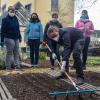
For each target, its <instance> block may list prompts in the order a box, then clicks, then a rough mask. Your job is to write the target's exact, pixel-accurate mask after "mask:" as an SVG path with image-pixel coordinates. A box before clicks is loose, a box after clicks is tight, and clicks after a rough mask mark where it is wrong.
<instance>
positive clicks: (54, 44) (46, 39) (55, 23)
mask: <svg viewBox="0 0 100 100" xmlns="http://www.w3.org/2000/svg"><path fill="white" fill-rule="evenodd" d="M50 26H56V27H58V28H62V24H61V23H60V22H59V21H58V14H57V13H53V14H52V20H50V21H49V22H48V23H47V24H46V26H45V29H44V38H43V41H44V42H46V43H47V44H48V45H49V47H50V48H51V49H52V53H50V62H51V66H52V67H51V69H54V56H55V55H54V53H55V54H56V55H57V59H58V60H59V61H60V54H59V48H60V46H59V44H58V43H57V42H55V41H54V40H51V39H50V38H49V37H48V36H47V31H48V28H49V27H50Z"/></svg>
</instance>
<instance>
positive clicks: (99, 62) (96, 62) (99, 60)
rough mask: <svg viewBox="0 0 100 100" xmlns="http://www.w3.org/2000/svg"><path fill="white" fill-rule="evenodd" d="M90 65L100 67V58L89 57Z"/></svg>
mask: <svg viewBox="0 0 100 100" xmlns="http://www.w3.org/2000/svg"><path fill="white" fill-rule="evenodd" d="M87 64H88V65H100V57H88V59H87Z"/></svg>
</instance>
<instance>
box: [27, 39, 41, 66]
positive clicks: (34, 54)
mask: <svg viewBox="0 0 100 100" xmlns="http://www.w3.org/2000/svg"><path fill="white" fill-rule="evenodd" d="M28 44H29V47H30V58H31V64H33V65H37V64H38V60H39V46H40V39H29V40H28Z"/></svg>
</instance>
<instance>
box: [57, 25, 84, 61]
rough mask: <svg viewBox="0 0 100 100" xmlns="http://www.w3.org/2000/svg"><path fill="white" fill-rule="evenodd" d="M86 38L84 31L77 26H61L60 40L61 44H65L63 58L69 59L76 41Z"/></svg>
mask: <svg viewBox="0 0 100 100" xmlns="http://www.w3.org/2000/svg"><path fill="white" fill-rule="evenodd" d="M80 39H84V36H83V33H82V31H80V30H79V29H76V28H72V27H69V28H61V29H60V30H59V41H58V43H59V44H60V45H63V46H64V51H63V57H62V60H65V61H66V60H67V59H68V58H69V56H70V52H71V48H73V47H74V45H75V43H76V42H77V41H78V40H80Z"/></svg>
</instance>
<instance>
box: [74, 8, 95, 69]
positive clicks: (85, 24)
mask: <svg viewBox="0 0 100 100" xmlns="http://www.w3.org/2000/svg"><path fill="white" fill-rule="evenodd" d="M75 27H76V28H78V29H80V30H81V31H82V32H83V34H84V37H85V45H84V49H83V57H82V59H83V69H86V61H87V54H88V47H89V43H90V37H91V34H92V33H93V32H94V26H93V23H92V21H90V20H89V17H88V12H87V10H83V11H82V14H81V17H80V19H79V20H78V21H77V22H76V25H75Z"/></svg>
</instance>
